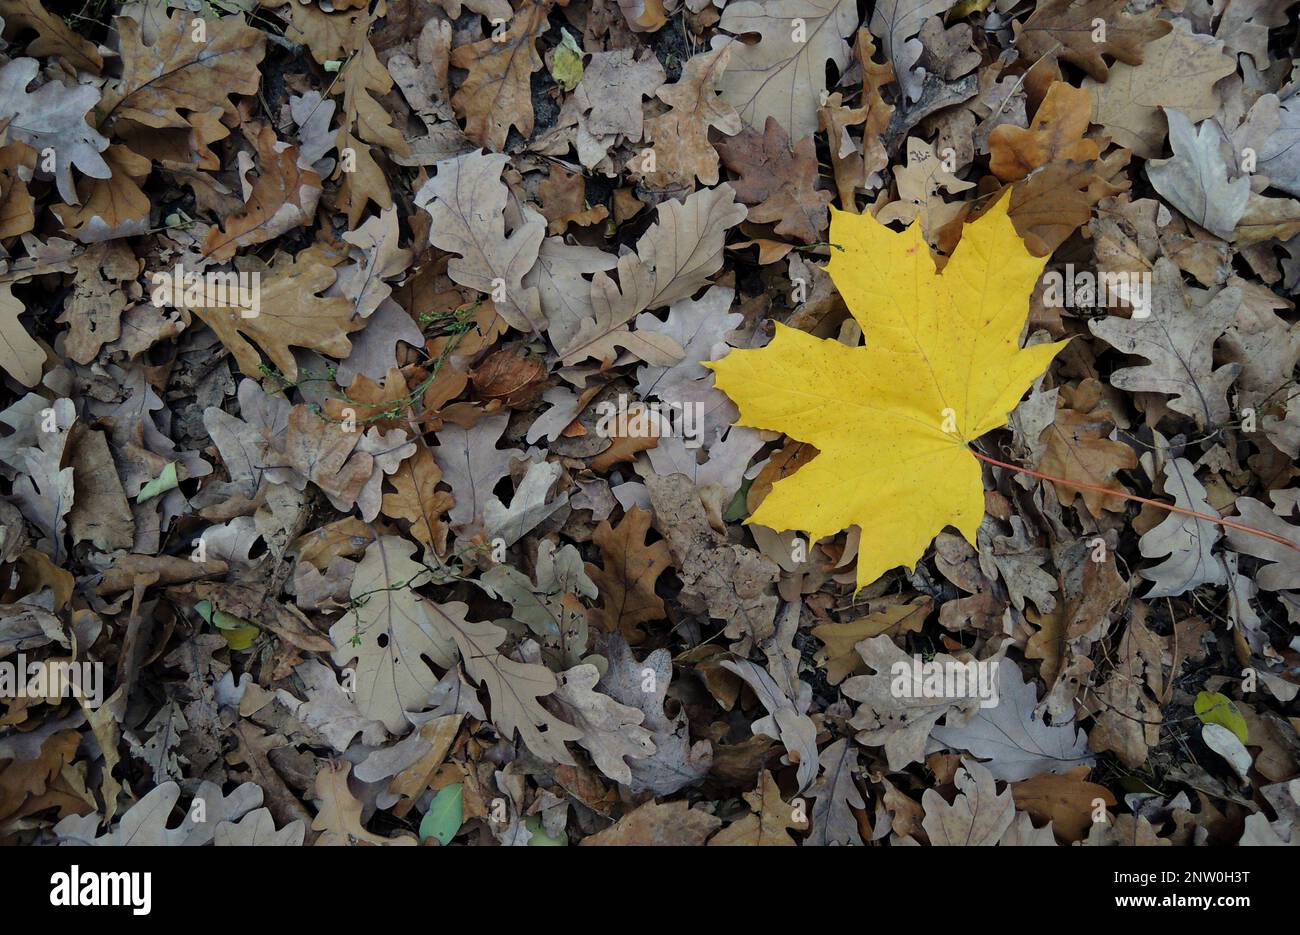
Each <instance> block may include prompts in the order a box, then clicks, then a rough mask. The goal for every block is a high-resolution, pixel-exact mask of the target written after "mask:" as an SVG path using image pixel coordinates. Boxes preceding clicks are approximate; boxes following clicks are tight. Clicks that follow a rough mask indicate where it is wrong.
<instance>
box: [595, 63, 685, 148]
mask: <svg viewBox="0 0 1300 935" xmlns="http://www.w3.org/2000/svg"><path fill="white" fill-rule="evenodd" d="M663 83H664V69H663V66H662V65H660V64H659V59H657V58H655V56H654V54H653V53H651V52H649V51H646V52H644V53H642V55H641V58H639V59H637V58H634V57H633V50H632V49H613V50H611V51H609V52H597V53H595V54H594V55H592V57H591V62H590V63H589V64H588V65H587V68H586V70H585V71H584V72H583V75H582V81H580V82H579V83H578V86H577V88H575V89H574V92H573V96H574V97H575V98H576V99H577V102H578V107H579V109H580V110H581V112H582V113H583V114H584V116H583V118H582V126H583V127H584V128H586V130H587V132H588V133H590V134H591V135H592V136H616V135H621V136H626V137H627V138H628V139H629V140H632V141H633V142H636V141H637V140H639V139H641V131H642V112H643V107H642V104H641V98H642V97H651V96H653V95H654V93H655V92H656V91H658V90H659V87H660V86H661V85H662V84H663Z"/></svg>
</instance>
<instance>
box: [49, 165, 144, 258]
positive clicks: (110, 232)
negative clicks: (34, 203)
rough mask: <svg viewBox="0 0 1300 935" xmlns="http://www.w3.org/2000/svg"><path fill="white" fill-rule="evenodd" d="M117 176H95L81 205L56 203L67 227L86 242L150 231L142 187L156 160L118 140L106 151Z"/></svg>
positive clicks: (67, 229) (53, 208)
mask: <svg viewBox="0 0 1300 935" xmlns="http://www.w3.org/2000/svg"><path fill="white" fill-rule="evenodd" d="M104 161H105V162H106V163H108V166H109V169H110V170H111V171H112V173H113V177H112V178H109V179H92V180H90V181H89V182H83V183H82V187H83V189H84V190H85V191H87V192H88V193H89V194H87V195H86V197H85V198H84V199H83V203H82V204H81V205H80V206H77V207H73V206H65V205H54V206H53V207H52V209H51V210H53V211H54V213H55V214H57V215H58V217H59V221H60V222H62V224H63V227H64V230H65V231H66V232H67V233H69V234H71V235H72V236H74V237H76V238H77V239H78V240H80V241H81V242H82V243H98V242H101V241H105V240H116V239H118V238H122V237H135V236H139V235H142V234H145V233H148V230H149V196H148V195H146V194H145V193H144V192H143V191H142V190H141V188H140V186H141V185H143V184H144V181H145V179H147V178H148V177H149V172H150V170H151V168H152V163H150V161H149V160H148V159H146V158H144V157H143V156H139V155H136V154H135V153H134V152H132V151H131V150H130V149H129V148H128V147H126V146H122V145H121V144H118V143H115V144H113V145H112V146H110V147H108V149H107V150H106V151H105V152H104Z"/></svg>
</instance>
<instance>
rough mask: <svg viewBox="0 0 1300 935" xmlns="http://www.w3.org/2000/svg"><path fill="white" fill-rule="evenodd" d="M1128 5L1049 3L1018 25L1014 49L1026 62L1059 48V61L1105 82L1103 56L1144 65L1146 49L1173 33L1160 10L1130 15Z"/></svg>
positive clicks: (1112, 1)
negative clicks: (1126, 7)
mask: <svg viewBox="0 0 1300 935" xmlns="http://www.w3.org/2000/svg"><path fill="white" fill-rule="evenodd" d="M1126 5H1127V0H1047V2H1045V3H1040V4H1039V5H1038V7H1037V9H1035V10H1034V15H1033V16H1031V17H1029V19H1027V20H1025V23H1024V25H1023V26H1020V25H1017V27H1016V47H1017V48H1018V49H1019V50H1020V51H1021V52H1023V53H1024V54H1025V56H1026V57H1027V58H1029V59H1039V58H1042V57H1043V56H1045V55H1050V54H1052V52H1053V51H1055V50H1056V49H1057V46H1058V44H1059V46H1060V49H1059V52H1060V56H1061V58H1063V59H1065V60H1066V61H1067V62H1069V63H1070V64H1072V65H1078V66H1079V67H1080V68H1082V69H1083V70H1084V71H1086V72H1087V73H1088V74H1089V75H1091V76H1092V77H1093V78H1095V79H1096V80H1097V81H1105V80H1106V78H1107V75H1109V73H1110V69H1109V68H1108V67H1107V65H1106V60H1105V59H1104V58H1102V55H1103V54H1104V55H1109V56H1112V57H1113V58H1116V59H1119V60H1120V61H1121V62H1127V63H1128V64H1129V65H1140V64H1142V48H1143V46H1145V45H1146V44H1147V43H1148V42H1151V41H1152V40H1154V39H1159V38H1160V37H1161V36H1163V35H1165V34H1166V33H1167V32H1169V29H1170V26H1169V24H1168V23H1167V22H1165V21H1163V20H1159V19H1157V18H1156V17H1157V15H1158V14H1159V12H1160V11H1159V10H1158V9H1151V10H1147V11H1146V12H1145V13H1142V14H1141V15H1139V16H1130V15H1129V14H1127V13H1125V12H1124V8H1125V6H1126ZM1097 20H1101V23H1098V22H1097Z"/></svg>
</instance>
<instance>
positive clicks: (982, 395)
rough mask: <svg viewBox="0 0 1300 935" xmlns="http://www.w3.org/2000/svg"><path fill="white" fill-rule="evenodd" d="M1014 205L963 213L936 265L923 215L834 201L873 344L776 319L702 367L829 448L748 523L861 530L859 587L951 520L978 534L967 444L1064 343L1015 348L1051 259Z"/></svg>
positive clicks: (759, 418) (789, 430) (846, 261)
mask: <svg viewBox="0 0 1300 935" xmlns="http://www.w3.org/2000/svg"><path fill="white" fill-rule="evenodd" d="M1007 203H1008V199H1006V198H1003V199H1001V200H1000V201H999V203H998V204H996V205H994V206H993V207H992V208H990V209H989V211H988V212H987V213H986V214H985V215H984V216H983V217H982V218H980V219H979V220H977V221H975V222H974V223H972V224H968V225H966V226H965V228H964V229H963V232H962V238H961V242H960V243H959V244H958V246H957V249H956V250H955V251H954V252H953V255H952V257H951V259H950V260H949V261H948V264H947V266H946V267H945V268H944V271H943V274H942V275H940V274H939V273H938V271H937V269H936V267H935V265H934V260H933V259H932V257H931V256H930V250H929V248H928V247H927V246H926V243H925V239H924V237H923V236H922V233H921V228H920V225H919V224H915V223H914V224H913V225H912V226H911V227H909V228H908V229H907V230H906V231H904V232H903V233H901V234H900V233H895V232H894V231H891V230H890V229H889V228H887V227H885V226H884V225H883V224H881V223H879V222H878V221H876V220H875V218H873V217H871V216H870V215H854V214H847V213H845V212H843V211H835V212H834V214H833V216H832V220H831V242H832V244H834V245H835V246H834V247H833V248H832V251H831V261H830V264H829V266H828V267H827V269H828V271H829V272H830V275H831V278H832V279H833V280H834V282H835V285H836V287H837V288H838V289H839V291H840V294H841V295H842V296H843V297H844V301H845V302H846V303H847V304H848V307H849V309H850V311H851V312H852V313H853V317H854V318H855V319H857V322H858V324H859V325H861V327H862V332H863V335H864V337H865V346H862V347H849V346H847V345H844V344H841V343H839V342H838V341H830V340H823V339H821V338H816V337H813V336H812V335H809V334H806V333H804V332H802V331H796V330H795V329H793V328H787V327H786V326H784V325H780V324H778V325H777V326H776V336H775V337H774V338H773V339H772V341H771V343H769V344H768V345H767V346H766V347H762V348H758V349H756V350H733V351H731V352H730V353H729V354H727V356H726V357H724V358H722V359H721V360H719V361H716V362H714V363H713V364H706V366H710V367H711V368H712V369H713V371H714V373H715V374H716V377H717V385H718V387H719V388H720V389H722V390H723V391H725V392H726V393H727V395H728V396H730V397H731V398H732V400H734V401H735V403H736V405H737V406H738V407H739V408H740V418H739V420H738V422H737V424H738V425H748V426H753V427H754V428H761V429H772V430H774V431H778V432H784V433H786V434H787V435H789V436H791V437H792V438H795V439H798V440H799V441H802V442H806V443H808V444H810V445H813V446H814V447H815V448H817V450H818V452H819V454H818V455H817V456H816V457H815V458H813V460H812V461H811V462H809V463H808V464H807V465H805V466H804V467H802V468H800V469H799V470H798V471H796V472H795V473H794V474H792V475H791V476H789V477H786V478H784V479H782V480H779V481H777V482H776V483H775V484H774V485H773V486H772V491H771V493H769V494H768V495H767V498H766V499H765V500H763V502H762V504H760V505H759V507H758V509H757V510H755V511H754V514H753V515H752V516H750V517H749V519H748V520H747V522H751V523H759V524H761V525H764V526H768V527H770V528H772V529H775V530H777V531H786V530H792V529H793V530H802V531H805V532H807V533H808V534H809V538H810V541H813V542H815V541H817V540H818V539H821V538H822V537H824V536H829V535H833V534H835V533H837V532H839V531H840V530H842V529H845V528H847V527H849V526H851V525H857V526H859V527H861V530H862V537H861V544H860V546H859V550H858V581H857V584H858V588H862V587H864V586H865V585H867V584H870V583H871V582H873V581H875V580H876V579H877V578H879V577H880V576H881V575H882V574H884V573H885V572H886V571H888V570H889V569H891V568H895V567H897V566H899V565H907V566H909V567H911V566H914V565H915V564H916V562H917V560H918V559H919V558H920V557H921V555H922V554H923V553H924V552H925V549H926V547H927V546H929V544H930V542H931V541H932V540H933V539H934V537H935V535H936V534H938V533H939V532H940V531H942V530H943V528H944V527H945V526H953V527H955V528H956V529H957V530H958V531H959V532H960V533H961V534H962V535H963V536H965V537H966V539H967V541H969V542H971V543H972V544H973V543H974V542H975V535H976V532H977V531H978V529H979V525H980V521H981V520H982V518H983V516H984V485H983V483H982V482H981V478H980V468H979V462H978V461H977V460H976V459H975V456H974V455H972V454H971V452H970V451H969V450H968V449H967V445H969V444H970V443H971V442H974V441H975V440H976V439H977V438H979V437H980V436H981V435H983V434H984V433H985V432H988V431H990V430H992V429H995V428H997V427H999V426H1001V425H1005V424H1006V421H1007V415H1008V413H1009V412H1010V411H1011V410H1012V409H1013V408H1014V407H1015V405H1016V403H1017V402H1018V401H1019V400H1020V397H1021V396H1022V395H1023V394H1024V392H1025V390H1026V389H1028V387H1029V385H1030V384H1031V383H1032V382H1033V381H1034V379H1035V378H1036V377H1037V376H1038V375H1039V374H1040V373H1042V372H1043V370H1044V369H1046V367H1047V365H1048V364H1049V363H1050V362H1051V360H1052V358H1053V357H1055V356H1056V354H1057V353H1058V352H1060V350H1061V349H1062V348H1063V347H1065V343H1066V342H1064V341H1062V342H1060V343H1057V344H1040V345H1037V346H1035V347H1030V348H1024V349H1022V348H1021V347H1020V333H1021V331H1023V330H1024V326H1025V319H1026V317H1027V315H1028V311H1029V296H1030V293H1031V292H1032V291H1033V289H1034V283H1035V281H1036V280H1037V279H1038V277H1039V275H1040V274H1041V273H1042V270H1043V266H1044V264H1045V263H1046V259H1045V258H1040V257H1034V256H1031V255H1030V253H1029V251H1028V250H1026V249H1025V245H1024V243H1023V241H1021V239H1020V237H1019V236H1018V235H1017V234H1016V231H1015V228H1014V227H1013V226H1012V224H1011V220H1010V219H1009V218H1008V217H1007Z"/></svg>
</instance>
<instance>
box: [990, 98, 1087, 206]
mask: <svg viewBox="0 0 1300 935" xmlns="http://www.w3.org/2000/svg"><path fill="white" fill-rule="evenodd" d="M1091 117H1092V95H1090V94H1089V93H1088V92H1087V91H1084V90H1083V89H1081V88H1075V87H1072V86H1071V85H1068V84H1066V83H1065V82H1063V81H1054V82H1052V86H1051V87H1050V88H1048V89H1047V96H1046V97H1045V98H1043V103H1042V104H1041V105H1040V106H1039V108H1038V112H1037V113H1035V114H1034V122H1033V124H1032V125H1031V126H1030V127H1029V128H1028V129H1025V128H1024V127H1018V126H1016V125H1014V124H1010V123H1006V124H1002V125H1001V126H998V127H994V129H993V132H992V133H990V134H989V151H990V153H991V154H992V158H991V159H990V160H989V168H990V169H992V170H993V174H994V175H996V176H997V177H998V178H1000V179H1002V181H1004V182H1016V181H1019V180H1020V179H1023V178H1024V177H1025V176H1027V175H1028V174H1029V173H1031V172H1033V171H1034V170H1035V169H1037V168H1038V167H1039V166H1043V165H1046V164H1047V163H1049V162H1055V161H1056V160H1058V159H1060V160H1071V161H1073V162H1087V161H1089V160H1092V159H1096V158H1097V157H1098V156H1100V155H1101V149H1100V147H1099V146H1098V145H1097V141H1096V140H1090V139H1086V138H1085V137H1084V134H1085V133H1087V132H1088V123H1089V118H1091Z"/></svg>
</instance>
